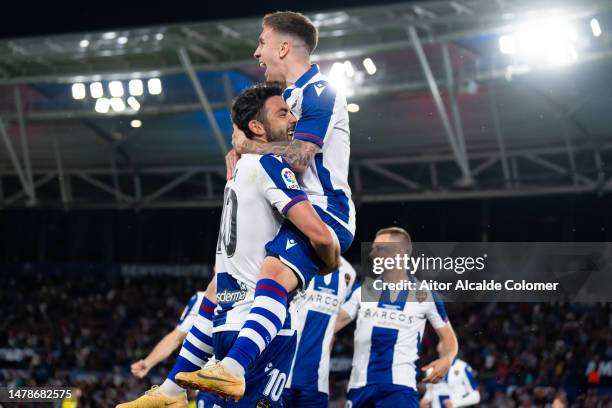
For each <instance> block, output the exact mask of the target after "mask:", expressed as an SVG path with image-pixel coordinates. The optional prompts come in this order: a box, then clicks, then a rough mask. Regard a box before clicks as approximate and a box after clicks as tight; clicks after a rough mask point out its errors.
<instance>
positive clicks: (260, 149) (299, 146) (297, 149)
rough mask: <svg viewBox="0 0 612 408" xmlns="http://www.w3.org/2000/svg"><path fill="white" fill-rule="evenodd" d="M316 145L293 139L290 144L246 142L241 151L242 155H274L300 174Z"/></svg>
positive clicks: (308, 161)
mask: <svg viewBox="0 0 612 408" xmlns="http://www.w3.org/2000/svg"><path fill="white" fill-rule="evenodd" d="M318 149H319V148H318V147H317V145H315V144H314V143H310V142H304V141H302V140H297V139H294V140H292V141H291V142H284V141H283V142H270V143H259V142H254V141H252V140H247V141H246V142H245V143H244V144H243V146H242V149H241V152H242V153H253V154H268V153H272V154H276V155H278V156H282V157H283V158H284V159H285V160H287V163H289V165H290V166H291V168H292V169H293V171H295V172H297V173H301V172H303V171H304V170H306V168H307V167H308V164H309V163H310V161H311V160H312V158H313V156H314V155H315V153H316V152H317V151H318Z"/></svg>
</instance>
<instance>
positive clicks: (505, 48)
mask: <svg viewBox="0 0 612 408" xmlns="http://www.w3.org/2000/svg"><path fill="white" fill-rule="evenodd" d="M499 50H500V51H501V53H502V54H514V53H515V52H516V38H514V36H513V35H502V36H501V37H499Z"/></svg>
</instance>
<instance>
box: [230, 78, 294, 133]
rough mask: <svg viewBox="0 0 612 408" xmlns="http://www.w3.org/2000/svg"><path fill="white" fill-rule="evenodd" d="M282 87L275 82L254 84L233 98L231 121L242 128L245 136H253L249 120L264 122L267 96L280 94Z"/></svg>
mask: <svg viewBox="0 0 612 408" xmlns="http://www.w3.org/2000/svg"><path fill="white" fill-rule="evenodd" d="M282 94H283V88H282V87H281V85H280V84H279V83H277V82H266V83H263V84H256V85H253V86H252V87H250V88H247V89H245V90H244V91H242V92H241V93H240V95H238V96H237V97H236V99H234V103H233V104H232V122H234V123H235V124H236V126H237V127H238V129H240V130H242V131H243V132H244V134H245V135H246V137H248V138H249V139H252V138H253V136H254V135H253V133H252V132H251V130H250V129H249V122H250V121H251V120H253V119H255V120H258V121H260V122H262V123H263V122H264V118H265V106H266V101H267V100H268V98H270V97H272V96H281V95H282Z"/></svg>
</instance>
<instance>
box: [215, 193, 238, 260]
mask: <svg viewBox="0 0 612 408" xmlns="http://www.w3.org/2000/svg"><path fill="white" fill-rule="evenodd" d="M237 216H238V198H237V197H236V193H235V192H234V190H232V189H231V188H229V187H228V188H226V189H225V191H224V192H223V213H222V214H221V225H220V226H219V240H218V241H217V253H220V252H221V245H223V247H224V248H225V254H226V255H227V256H228V257H231V256H232V255H234V252H236V232H237V231H236V217H237Z"/></svg>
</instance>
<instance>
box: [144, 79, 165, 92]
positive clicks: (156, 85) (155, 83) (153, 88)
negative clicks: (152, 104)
mask: <svg viewBox="0 0 612 408" xmlns="http://www.w3.org/2000/svg"><path fill="white" fill-rule="evenodd" d="M147 88H148V89H149V93H150V94H151V95H159V94H161V93H162V83H161V80H160V79H159V78H151V79H149V80H148V81H147Z"/></svg>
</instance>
